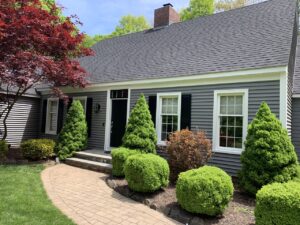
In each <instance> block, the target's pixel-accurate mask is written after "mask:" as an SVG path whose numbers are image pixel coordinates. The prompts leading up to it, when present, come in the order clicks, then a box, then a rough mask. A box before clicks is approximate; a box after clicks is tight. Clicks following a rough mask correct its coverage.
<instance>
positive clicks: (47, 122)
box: [45, 98, 59, 135]
mask: <svg viewBox="0 0 300 225" xmlns="http://www.w3.org/2000/svg"><path fill="white" fill-rule="evenodd" d="M51 101H57V109H56V128H57V121H58V108H59V99H58V98H48V99H47V115H46V130H45V133H46V134H53V135H56V134H57V129H55V131H51V130H50V123H49V122H50V121H49V120H50V118H49V115H50V102H51Z"/></svg>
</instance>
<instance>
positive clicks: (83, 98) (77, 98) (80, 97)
mask: <svg viewBox="0 0 300 225" xmlns="http://www.w3.org/2000/svg"><path fill="white" fill-rule="evenodd" d="M74 100H84V101H85V105H84V113H86V105H87V96H74V97H73V101H74Z"/></svg>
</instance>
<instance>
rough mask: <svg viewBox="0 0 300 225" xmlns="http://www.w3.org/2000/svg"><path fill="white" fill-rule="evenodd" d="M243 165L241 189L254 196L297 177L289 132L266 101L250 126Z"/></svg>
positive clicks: (295, 157) (242, 160) (294, 154)
mask: <svg viewBox="0 0 300 225" xmlns="http://www.w3.org/2000/svg"><path fill="white" fill-rule="evenodd" d="M241 163H242V169H241V171H240V173H239V181H240V184H241V187H242V188H244V190H245V191H247V192H248V193H249V194H253V195H254V194H256V192H257V191H258V190H259V189H260V188H261V187H262V186H263V185H266V184H269V183H272V182H281V183H282V182H287V181H289V180H292V179H293V178H295V177H296V176H297V166H298V164H299V163H298V159H297V155H296V152H295V148H294V146H293V144H292V142H291V139H290V137H289V136H288V132H287V130H286V129H285V128H283V127H282V124H281V122H280V121H279V120H278V119H277V118H276V116H275V115H274V114H273V113H272V112H271V110H270V108H269V106H268V105H267V103H265V102H263V103H262V104H261V106H260V108H259V110H258V112H257V114H256V117H255V118H254V119H253V121H252V122H251V123H250V125H249V126H248V134H247V138H246V142H245V151H244V152H243V153H242V155H241Z"/></svg>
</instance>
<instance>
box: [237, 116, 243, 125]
mask: <svg viewBox="0 0 300 225" xmlns="http://www.w3.org/2000/svg"><path fill="white" fill-rule="evenodd" d="M235 126H237V127H242V126H243V117H235Z"/></svg>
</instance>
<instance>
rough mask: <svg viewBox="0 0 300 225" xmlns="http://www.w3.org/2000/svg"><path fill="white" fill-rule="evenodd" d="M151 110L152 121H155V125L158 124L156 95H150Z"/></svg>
mask: <svg viewBox="0 0 300 225" xmlns="http://www.w3.org/2000/svg"><path fill="white" fill-rule="evenodd" d="M149 110H150V114H151V117H152V121H153V123H154V127H155V125H156V123H155V121H156V95H154V96H149Z"/></svg>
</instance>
